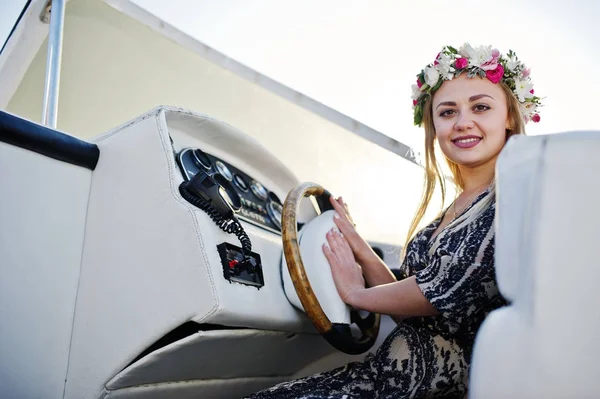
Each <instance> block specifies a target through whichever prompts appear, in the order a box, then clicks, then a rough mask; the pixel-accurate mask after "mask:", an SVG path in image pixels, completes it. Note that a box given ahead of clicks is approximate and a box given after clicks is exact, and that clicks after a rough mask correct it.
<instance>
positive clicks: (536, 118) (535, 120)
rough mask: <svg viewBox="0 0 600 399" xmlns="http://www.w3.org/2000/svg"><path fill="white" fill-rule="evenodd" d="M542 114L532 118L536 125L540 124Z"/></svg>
mask: <svg viewBox="0 0 600 399" xmlns="http://www.w3.org/2000/svg"><path fill="white" fill-rule="evenodd" d="M540 119H541V118H540V114H535V115H533V116H532V117H531V120H532V121H534V122H535V123H538V122H539V121H540Z"/></svg>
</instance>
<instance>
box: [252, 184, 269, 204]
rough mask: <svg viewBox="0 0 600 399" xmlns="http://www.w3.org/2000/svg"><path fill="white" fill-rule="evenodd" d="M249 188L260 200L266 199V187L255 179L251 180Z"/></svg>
mask: <svg viewBox="0 0 600 399" xmlns="http://www.w3.org/2000/svg"><path fill="white" fill-rule="evenodd" d="M250 188H251V189H252V192H253V193H254V195H256V196H257V197H258V198H260V199H261V200H263V201H265V200H266V199H267V194H268V193H267V189H266V188H265V187H264V186H263V185H262V184H260V183H259V182H257V181H256V180H252V184H251V185H250Z"/></svg>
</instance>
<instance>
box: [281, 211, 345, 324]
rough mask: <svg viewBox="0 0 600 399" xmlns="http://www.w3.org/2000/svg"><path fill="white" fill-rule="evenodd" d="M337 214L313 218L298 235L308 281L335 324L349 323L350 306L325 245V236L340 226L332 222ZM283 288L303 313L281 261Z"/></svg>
mask: <svg viewBox="0 0 600 399" xmlns="http://www.w3.org/2000/svg"><path fill="white" fill-rule="evenodd" d="M334 214H335V212H334V211H333V210H329V211H326V212H323V213H322V214H321V215H319V216H318V217H316V218H314V219H312V220H311V221H310V222H308V223H307V224H306V225H304V226H302V229H301V230H300V231H299V232H298V242H299V246H300V248H299V249H300V256H301V257H302V263H303V265H304V270H305V272H306V275H307V277H308V281H309V282H310V285H311V287H312V290H313V292H314V293H315V296H316V297H317V299H318V301H319V304H320V305H321V308H322V309H323V312H324V313H325V314H326V315H327V317H328V318H329V320H330V321H331V322H332V323H345V324H350V307H349V306H348V305H346V304H345V303H344V301H342V299H341V298H340V296H339V294H338V292H337V289H336V288H335V283H334V282H333V276H332V275H331V267H330V266H329V262H328V261H327V258H325V254H324V253H323V249H322V245H323V244H325V243H327V237H326V234H327V232H328V231H329V230H330V229H331V228H335V229H336V230H337V227H336V225H335V223H334V221H333V215H334ZM281 273H282V276H283V286H284V288H285V294H286V296H287V297H288V299H289V301H290V302H291V303H292V304H293V305H294V306H295V307H297V308H298V309H301V310H304V308H303V306H302V303H300V298H298V294H297V293H296V290H295V289H294V284H293V282H292V279H291V277H290V273H289V271H288V268H287V264H286V262H285V258H282V260H281Z"/></svg>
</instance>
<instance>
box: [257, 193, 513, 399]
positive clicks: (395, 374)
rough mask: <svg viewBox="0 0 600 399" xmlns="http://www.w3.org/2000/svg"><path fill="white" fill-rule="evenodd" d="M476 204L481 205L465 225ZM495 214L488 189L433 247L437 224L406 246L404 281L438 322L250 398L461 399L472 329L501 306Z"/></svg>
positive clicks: (412, 327) (407, 323)
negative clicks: (412, 284)
mask: <svg viewBox="0 0 600 399" xmlns="http://www.w3.org/2000/svg"><path fill="white" fill-rule="evenodd" d="M480 201H486V202H485V203H488V205H485V207H484V209H483V211H482V212H481V213H479V215H478V216H476V217H475V218H474V219H473V218H472V217H471V218H469V217H468V216H469V212H470V211H471V210H472V208H473V207H474V206H475V204H477V203H478V202H480ZM485 203H483V202H482V204H485ZM494 213H495V201H494V190H493V189H492V188H489V189H488V190H486V191H485V192H484V193H482V194H480V195H479V197H477V198H476V199H475V201H473V203H472V204H471V205H470V206H469V207H468V208H467V209H466V210H465V211H463V213H462V214H461V215H459V216H458V218H456V219H455V222H458V223H455V222H452V223H450V224H449V225H448V226H447V227H446V228H444V229H443V230H442V231H441V232H440V233H439V234H438V235H437V236H436V237H434V238H433V240H432V239H431V238H432V235H433V233H434V232H435V230H436V229H437V227H438V226H439V224H440V222H441V220H442V217H440V218H438V219H436V220H434V221H433V222H432V223H431V224H430V225H428V226H427V227H425V228H424V229H423V230H421V231H420V232H419V233H417V234H416V235H415V238H414V239H413V240H412V241H411V242H410V243H409V245H408V247H407V251H406V257H405V259H404V262H403V264H402V268H403V274H404V275H405V276H413V275H414V276H416V281H417V284H418V286H419V287H420V289H421V291H422V292H423V294H424V295H425V297H426V298H427V299H428V300H429V301H430V302H431V304H432V305H433V306H434V307H435V308H436V309H437V310H438V311H439V312H440V314H439V315H438V316H433V317H413V318H409V319H405V320H403V321H402V322H401V323H399V324H398V325H397V327H396V328H395V329H394V330H393V331H392V332H391V334H390V335H389V336H388V337H387V338H386V340H385V341H384V342H383V343H382V345H381V346H380V347H379V349H378V350H377V351H376V353H374V354H368V355H367V356H366V357H365V360H364V361H363V362H356V363H350V364H347V365H346V366H343V367H340V368H337V369H334V370H332V371H328V372H324V373H320V374H316V375H313V376H309V377H305V378H301V379H299V380H295V381H291V382H285V383H282V384H279V385H276V386H274V387H272V388H269V389H266V390H264V391H261V392H258V393H255V394H253V395H251V396H249V398H252V399H266V398H270V399H278V398H279V399H288V398H289V399H292V398H293V399H298V398H303V399H309V398H310V399H316V398H319V399H323V398H339V399H351V398H352V399H354V398H357V399H358V398H360V399H367V398H377V399H383V398H394V399H400V398H429V397H443V398H463V397H464V396H465V395H466V393H467V387H468V377H469V364H470V358H471V352H472V348H473V343H474V339H475V334H476V332H477V329H478V328H479V326H480V324H481V323H482V321H483V319H484V318H485V316H486V315H487V314H488V313H489V312H491V311H492V310H494V309H496V308H498V307H500V306H503V305H505V302H504V300H503V298H502V297H501V295H500V294H499V292H498V289H497V286H496V281H495V273H494ZM461 219H462V220H463V221H464V220H466V221H467V222H463V223H460V220H461Z"/></svg>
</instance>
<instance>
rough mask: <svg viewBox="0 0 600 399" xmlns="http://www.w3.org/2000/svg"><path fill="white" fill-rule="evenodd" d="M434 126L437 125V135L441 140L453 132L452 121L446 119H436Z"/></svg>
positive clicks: (444, 139)
mask: <svg viewBox="0 0 600 399" xmlns="http://www.w3.org/2000/svg"><path fill="white" fill-rule="evenodd" d="M433 126H434V127H435V136H436V137H437V139H438V141H439V142H444V141H446V140H447V139H448V138H449V137H450V133H452V123H449V122H448V121H447V120H444V119H434V120H433Z"/></svg>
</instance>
